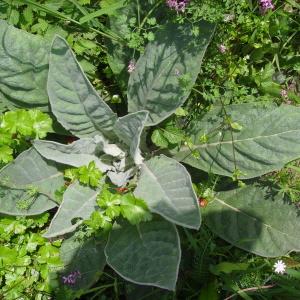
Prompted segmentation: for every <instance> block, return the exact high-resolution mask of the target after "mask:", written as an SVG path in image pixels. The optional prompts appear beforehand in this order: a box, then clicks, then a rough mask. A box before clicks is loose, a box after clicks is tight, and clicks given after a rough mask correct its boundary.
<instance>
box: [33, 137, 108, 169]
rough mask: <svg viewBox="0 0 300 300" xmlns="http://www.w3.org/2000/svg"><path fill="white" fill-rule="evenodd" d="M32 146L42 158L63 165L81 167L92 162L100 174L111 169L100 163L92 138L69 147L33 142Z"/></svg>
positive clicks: (47, 142) (96, 145)
mask: <svg viewBox="0 0 300 300" xmlns="http://www.w3.org/2000/svg"><path fill="white" fill-rule="evenodd" d="M33 146H34V148H35V149H36V150H37V151H38V152H39V153H40V154H41V155H42V156H43V157H45V158H47V159H50V160H54V161H56V162H59V163H63V164H65V165H69V166H73V167H81V166H84V165H88V164H89V163H90V162H91V161H94V162H95V164H96V166H97V168H99V169H100V170H101V171H102V172H106V171H107V170H111V169H112V166H111V165H109V164H107V163H105V162H103V161H101V157H99V156H100V155H99V154H100V153H99V149H97V147H98V143H97V142H96V141H95V139H92V138H83V139H80V140H78V141H75V142H73V143H72V144H69V145H64V144H60V143H56V142H51V141H34V143H33Z"/></svg>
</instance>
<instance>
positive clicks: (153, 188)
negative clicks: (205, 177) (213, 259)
mask: <svg viewBox="0 0 300 300" xmlns="http://www.w3.org/2000/svg"><path fill="white" fill-rule="evenodd" d="M134 195H135V196H136V197H137V198H141V199H143V200H145V202H146V203H147V205H148V207H149V209H150V211H152V212H155V213H158V214H160V215H162V216H163V217H164V218H166V219H167V220H169V221H170V222H174V223H176V224H178V225H181V226H184V227H188V228H195V229H198V228H199V227H200V222H201V219H200V212H199V206H198V201H197V197H196V195H195V192H194V190H193V187H192V182H191V177H190V175H189V173H188V172H187V170H186V169H185V168H184V166H182V165H181V164H180V163H178V162H177V161H175V160H174V159H171V158H168V157H166V156H164V155H161V156H157V157H154V158H151V159H150V160H148V161H146V162H145V163H144V164H143V165H142V169H141V175H140V178H139V180H138V183H137V187H136V189H135V191H134Z"/></svg>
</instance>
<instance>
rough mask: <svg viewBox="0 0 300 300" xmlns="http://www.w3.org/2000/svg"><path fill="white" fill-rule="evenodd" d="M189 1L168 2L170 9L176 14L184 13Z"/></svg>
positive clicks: (168, 0) (176, 0)
mask: <svg viewBox="0 0 300 300" xmlns="http://www.w3.org/2000/svg"><path fill="white" fill-rule="evenodd" d="M188 2H189V0H166V3H167V6H169V8H171V9H174V10H176V12H184V10H185V8H186V6H187V5H188Z"/></svg>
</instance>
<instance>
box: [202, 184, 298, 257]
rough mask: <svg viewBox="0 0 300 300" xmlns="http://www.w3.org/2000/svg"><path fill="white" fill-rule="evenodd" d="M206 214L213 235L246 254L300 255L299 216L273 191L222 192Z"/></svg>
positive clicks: (257, 188)
mask: <svg viewBox="0 0 300 300" xmlns="http://www.w3.org/2000/svg"><path fill="white" fill-rule="evenodd" d="M203 213H204V218H205V222H206V224H207V225H208V226H209V228H210V229H211V230H212V231H213V232H215V233H216V234H217V235H219V236H220V237H221V238H223V239H224V240H226V241H227V242H229V243H231V244H233V245H235V246H237V247H240V248H242V249H244V250H246V251H250V252H252V253H255V254H257V255H261V256H266V257H276V256H282V255H285V254H287V253H288V252H290V251H292V250H296V251H300V222H299V221H300V219H299V213H298V212H297V210H296V208H295V207H294V206H292V205H289V204H287V203H285V202H284V200H283V197H282V196H281V195H275V194H274V193H273V191H272V190H270V189H267V188H262V187H259V186H247V187H245V188H239V189H235V190H231V191H226V192H220V193H218V194H217V195H216V197H215V199H214V200H213V201H211V202H209V204H208V206H207V207H206V208H204V209H203Z"/></svg>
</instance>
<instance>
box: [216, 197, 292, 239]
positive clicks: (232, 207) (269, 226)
mask: <svg viewBox="0 0 300 300" xmlns="http://www.w3.org/2000/svg"><path fill="white" fill-rule="evenodd" d="M214 201H218V202H219V203H220V204H221V205H224V206H227V207H229V208H230V209H232V210H233V211H235V212H238V213H241V214H243V215H245V216H247V217H248V218H250V219H253V220H254V221H255V222H259V223H261V224H262V225H263V226H265V227H266V228H271V229H273V230H275V231H277V232H279V233H281V234H283V235H286V236H288V237H289V238H292V239H295V240H296V239H298V237H294V236H291V235H289V234H287V233H286V232H282V231H281V230H279V229H277V228H275V227H273V226H271V225H269V224H266V223H264V222H262V221H261V220H259V219H258V218H255V217H253V216H251V215H249V214H247V213H246V212H244V211H242V210H240V209H239V208H236V207H234V206H232V205H230V204H228V203H226V202H225V201H223V200H221V199H219V198H217V197H215V199H214V200H213V201H212V202H211V203H213V202H214Z"/></svg>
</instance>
